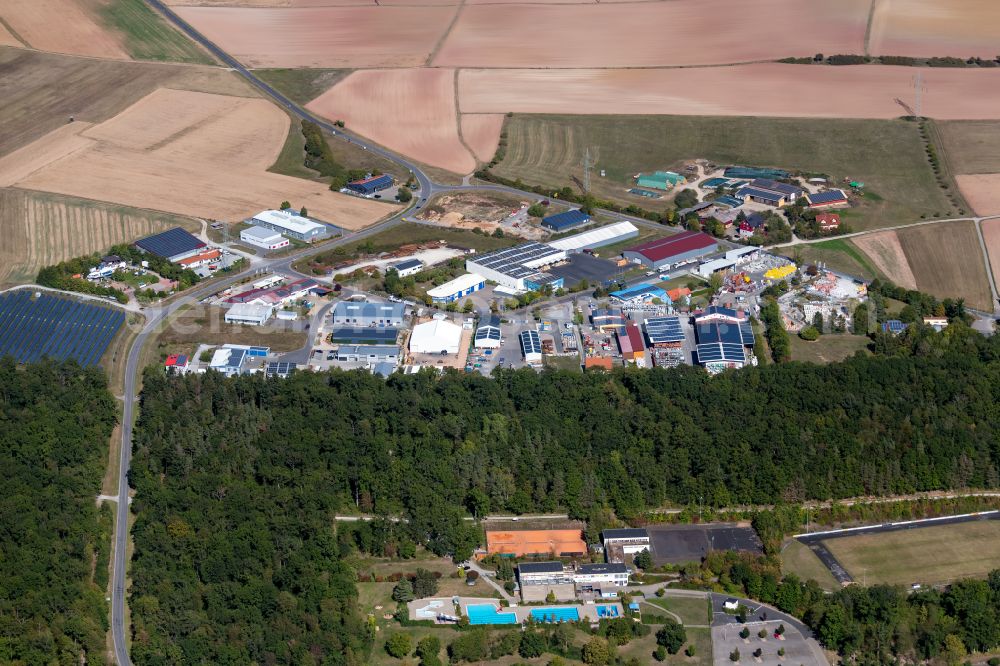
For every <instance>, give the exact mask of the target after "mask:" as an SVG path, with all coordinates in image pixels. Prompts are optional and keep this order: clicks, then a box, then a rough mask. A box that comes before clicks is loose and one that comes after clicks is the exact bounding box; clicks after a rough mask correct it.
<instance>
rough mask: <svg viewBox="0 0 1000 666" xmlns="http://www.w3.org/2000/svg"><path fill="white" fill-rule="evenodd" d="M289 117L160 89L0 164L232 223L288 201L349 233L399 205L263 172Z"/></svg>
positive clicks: (102, 196) (37, 185) (110, 197)
mask: <svg viewBox="0 0 1000 666" xmlns="http://www.w3.org/2000/svg"><path fill="white" fill-rule="evenodd" d="M289 123H290V120H289V117H288V115H287V114H285V113H283V112H282V111H281V110H280V109H279V108H278V107H276V106H274V105H273V104H271V103H270V102H268V101H266V100H264V99H260V98H244V97H227V96H223V95H211V94H207V93H196V92H190V91H180V90H170V89H162V90H158V91H156V92H154V93H152V94H151V95H149V96H148V97H146V98H144V99H142V100H140V101H139V102H137V103H136V104H134V105H133V106H132V107H130V108H128V109H126V110H125V111H124V112H122V113H121V114H119V115H118V116H116V117H114V118H112V119H110V120H108V121H106V122H104V123H101V124H100V125H96V126H94V127H90V128H87V127H86V125H85V124H83V123H78V124H77V126H76V127H75V128H73V127H70V128H69V129H66V128H63V129H61V130H57V131H56V133H55V136H53V135H49V136H46V137H43V138H42V139H40V140H39V141H38V142H36V143H35V144H32V145H30V146H28V147H27V148H25V149H24V150H23V151H21V152H19V153H15V154H13V155H10V156H8V157H6V158H4V159H3V160H0V173H8V174H10V173H13V174H15V175H18V174H17V172H16V169H17V167H18V164H19V162H22V163H23V162H30V167H31V169H32V172H31V173H30V175H26V176H23V177H21V178H18V179H17V180H16V181H15V184H16V185H18V186H19V187H26V188H30V189H37V190H42V191H46V192H58V193H61V194H67V195H72V196H79V197H85V198H89V199H96V200H101V201H113V202H116V203H121V204H125V205H129V206H135V207H137V208H146V209H151V210H162V211H169V212H172V213H178V214H182V215H189V216H194V217H204V218H210V219H218V220H227V221H233V220H241V219H244V218H246V217H249V216H250V215H251V214H253V213H256V212H258V211H260V210H262V209H265V208H273V207H274V206H275V205H276V202H280V201H283V200H288V201H291V202H292V203H293V205H294V206H295V207H299V206H306V207H307V208H308V209H309V210H310V212H311V214H312V215H313V216H315V217H317V218H319V219H321V220H324V221H327V222H331V223H333V224H336V225H338V226H342V227H345V228H348V229H357V228H361V227H365V226H368V225H370V224H372V223H374V222H375V221H376V220H378V219H379V218H381V217H383V216H385V215H387V214H389V213H390V212H391V211H392V210H395V207H394V206H392V205H389V204H385V203H381V202H376V201H369V200H366V199H360V198H357V197H351V196H347V195H343V194H340V193H337V192H331V191H330V190H329V189H328V188H327V187H326V186H325V185H324V184H322V183H317V182H313V181H309V180H303V179H299V178H292V177H289V176H282V175H278V174H274V173H269V172H266V171H265V169H266V168H267V167H268V166H270V164H271V163H273V161H274V159H275V158H276V156H277V155H278V153H279V152H280V150H281V147H282V145H283V144H284V141H285V137H286V136H287V133H288V128H289ZM81 141H83V142H89V144H90V145H81ZM38 145H41V146H44V147H45V151H44V155H45V159H46V160H48V163H47V164H45V165H44V166H41V165H39V164H38V163H37V162H38V161H37V160H35V161H31V156H32V155H35V154H37V153H39V152H40V151H36V150H34V149H35V147H36V146H38ZM8 180H10V179H9V178H8Z"/></svg>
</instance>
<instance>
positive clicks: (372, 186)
mask: <svg viewBox="0 0 1000 666" xmlns="http://www.w3.org/2000/svg"><path fill="white" fill-rule="evenodd" d="M390 187H392V176H390V175H388V174H382V175H380V176H368V177H367V178H361V179H358V180H352V181H351V182H349V183H348V184H347V189H349V190H351V191H352V192H357V193H358V194H361V195H364V196H366V197H370V196H371V195H373V194H375V193H376V192H380V191H382V190H387V189H389V188H390Z"/></svg>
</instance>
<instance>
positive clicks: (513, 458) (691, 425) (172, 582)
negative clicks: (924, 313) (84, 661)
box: [131, 322, 1000, 664]
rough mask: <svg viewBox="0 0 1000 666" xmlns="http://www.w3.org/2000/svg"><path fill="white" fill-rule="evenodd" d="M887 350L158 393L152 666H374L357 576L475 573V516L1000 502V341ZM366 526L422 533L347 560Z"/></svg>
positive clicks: (145, 656)
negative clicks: (355, 564)
mask: <svg viewBox="0 0 1000 666" xmlns="http://www.w3.org/2000/svg"><path fill="white" fill-rule="evenodd" d="M876 345H877V346H878V347H879V350H880V355H878V356H874V357H861V356H858V357H854V358H851V359H849V360H848V361H845V362H843V363H840V364H833V365H829V366H816V365H804V364H798V363H788V364H781V365H769V366H765V367H761V368H754V369H745V370H743V371H740V372H734V373H725V374H723V375H721V376H718V377H715V378H710V377H708V376H707V375H705V373H704V372H702V371H701V370H700V369H697V368H681V369H678V370H673V371H661V370H653V371H649V370H633V369H629V370H626V369H623V370H620V371H616V372H614V373H611V374H605V373H587V374H583V375H581V374H576V373H563V372H551V371H547V372H545V373H542V374H537V373H535V372H533V371H528V370H522V371H501V372H499V373H498V374H497V375H496V376H495V377H494V378H492V379H490V378H484V377H478V376H473V375H464V374H459V373H452V374H446V375H445V376H444V377H438V376H437V375H436V374H435V373H423V374H418V375H409V376H401V375H397V376H394V377H392V378H390V379H389V380H388V381H386V380H382V379H380V378H377V377H373V376H371V375H369V374H367V373H364V372H349V373H345V372H333V373H327V374H318V373H299V374H297V375H294V376H292V377H291V378H290V379H288V380H285V381H273V380H272V381H266V380H263V379H261V378H259V377H240V378H235V379H225V378H223V377H221V376H218V375H215V374H211V373H210V374H207V375H200V376H187V377H165V376H162V374H161V373H159V372H157V371H152V370H151V371H150V372H149V373H148V374H147V376H146V379H145V390H144V394H143V403H142V412H141V417H140V421H139V423H138V427H137V441H136V447H137V448H136V453H135V458H134V463H133V469H132V480H133V484H134V486H135V488H136V491H137V498H136V501H135V504H134V509H135V511H136V513H137V514H138V517H137V522H136V525H135V530H134V535H135V541H136V556H135V566H134V583H133V587H132V595H133V596H132V602H131V603H132V613H133V619H134V623H135V624H134V631H135V643H134V656H135V659H136V661H137V662H138V663H140V664H147V663H153V664H161V663H162V664H167V663H177V662H179V661H186V662H205V663H245V662H248V661H260V662H261V663H293V662H295V663H301V662H302V661H303V660H309V659H311V660H314V661H315V662H316V663H358V662H359V661H363V656H362V655H364V654H366V651H367V650H368V649H370V647H369V641H368V637H367V633H366V631H365V629H364V627H363V625H362V623H361V622H360V620H359V618H357V617H356V616H355V611H354V610H353V608H354V595H355V592H354V588H353V583H352V580H353V579H352V572H351V571H350V570H349V568H347V567H346V566H345V565H344V564H343V563H342V559H341V558H342V557H343V556H344V555H346V554H347V553H348V552H350V551H351V549H353V548H355V547H359V546H360V547H361V548H362V549H363V550H367V551H369V552H376V553H387V554H391V553H388V552H387V551H389V550H392V551H393V552H397V551H404V550H405V551H412V548H411V547H412V544H413V543H414V542H418V543H423V544H425V545H426V546H427V547H428V548H430V549H431V550H432V551H433V552H435V553H437V554H450V555H453V556H454V557H455V558H456V559H462V558H464V557H467V556H468V555H469V554H470V553H471V550H472V548H473V547H474V546H475V545H476V544H477V543H478V541H479V536H480V535H479V534H478V532H477V530H476V528H475V527H473V526H472V525H471V524H470V523H468V522H466V521H463V520H462V516H463V515H466V514H467V513H473V514H475V515H482V514H484V513H486V512H488V511H493V512H498V511H510V512H529V511H549V510H557V509H566V510H568V512H569V513H570V514H571V515H572V516H574V517H582V518H590V519H592V524H593V523H597V522H599V516H603V515H606V514H607V512H608V510H611V511H613V512H614V513H615V514H616V515H617V516H618V517H620V518H626V519H627V518H631V517H635V516H638V515H640V514H641V512H642V511H644V510H645V509H648V508H650V507H656V506H661V505H663V504H665V503H675V504H689V503H694V502H697V501H698V499H699V498H704V500H705V502H706V503H709V504H712V505H715V506H728V505H732V504H735V503H767V502H775V501H782V500H785V501H796V500H802V499H807V498H824V499H825V498H831V497H834V498H839V497H848V496H857V495H868V494H888V493H908V492H913V491H920V490H931V489H939V488H952V487H961V486H977V487H991V488H992V487H997V486H998V484H1000V474H998V464H1000V448H998V445H997V442H998V432H997V424H998V423H1000V418H998V411H1000V408H998V406H997V405H998V398H1000V354H998V352H1000V340H990V339H986V338H983V337H982V336H979V335H978V334H975V333H973V332H971V331H970V330H969V329H968V328H966V327H965V326H964V325H963V324H961V323H960V322H958V323H956V324H954V325H953V326H952V327H950V328H949V329H946V331H945V332H944V333H941V334H937V333H934V332H933V331H930V330H929V329H923V328H917V327H915V328H914V329H913V330H911V331H908V332H907V334H905V335H904V336H902V337H901V338H899V339H895V338H893V339H889V338H885V339H882V338H879V339H878V340H877V341H876ZM351 510H360V511H365V512H376V513H382V514H399V515H404V516H406V517H408V518H409V522H408V523H405V524H399V525H396V526H392V527H389V525H391V524H388V523H381V527H378V530H380V531H379V533H377V534H376V533H373V531H372V530H367V529H366V530H362V531H361V532H357V533H355V534H352V535H350V536H351V538H350V539H348V540H345V539H343V538H338V537H337V535H335V534H334V528H333V527H332V524H333V520H332V517H333V515H334V514H335V513H337V512H338V511H339V512H343V511H351ZM359 540H360V541H362V542H364V543H359ZM307 654H308V655H312V656H310V657H307V656H306V655H307Z"/></svg>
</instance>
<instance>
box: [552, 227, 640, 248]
mask: <svg viewBox="0 0 1000 666" xmlns="http://www.w3.org/2000/svg"><path fill="white" fill-rule="evenodd" d="M638 235H639V229H637V228H636V226H635V225H634V224H632V223H631V222H618V223H615V224H609V225H608V226H606V227H600V228H599V229H591V230H590V231H584V232H583V233H580V234H576V235H574V236H569V237H567V238H560V239H559V240H557V241H552V242H551V243H547V245H549V247H554V248H555V249H557V250H562V251H563V252H580V251H581V250H593V249H596V248H599V247H604V246H605V245H612V244H614V243H620V242H621V241H623V240H628V239H629V238H635V237H636V236H638Z"/></svg>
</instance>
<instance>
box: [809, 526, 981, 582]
mask: <svg viewBox="0 0 1000 666" xmlns="http://www.w3.org/2000/svg"><path fill="white" fill-rule="evenodd" d="M824 544H825V545H826V547H827V548H828V549H829V550H830V552H831V553H833V555H834V557H836V558H837V560H838V561H839V562H840V563H841V564H842V565H843V566H844V568H846V569H847V571H848V573H850V574H851V576H852V577H854V579H855V580H857V581H863V582H866V583H867V584H869V585H873V584H876V583H887V584H890V585H909V584H911V583H921V584H923V585H928V584H932V585H933V584H940V583H948V582H950V581H953V580H957V579H959V578H979V577H983V576H985V575H986V574H987V573H989V572H990V571H992V570H993V569H997V568H1000V521H997V520H983V521H973V522H968V523H959V524H957V525H938V526H933V527H922V528H919V529H913V530H905V531H902V532H890V533H888V534H866V535H860V536H852V537H841V538H839V539H828V540H826V541H824Z"/></svg>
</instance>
